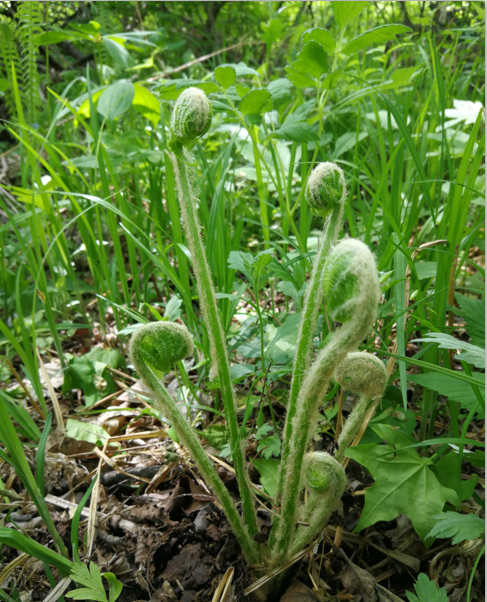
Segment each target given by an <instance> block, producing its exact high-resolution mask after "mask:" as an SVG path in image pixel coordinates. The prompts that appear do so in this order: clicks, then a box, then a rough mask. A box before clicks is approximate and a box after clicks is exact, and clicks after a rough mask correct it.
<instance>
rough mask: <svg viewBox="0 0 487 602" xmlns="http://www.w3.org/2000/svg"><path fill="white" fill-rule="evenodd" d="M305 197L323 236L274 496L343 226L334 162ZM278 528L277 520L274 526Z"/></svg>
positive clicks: (319, 170) (321, 167)
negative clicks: (327, 269)
mask: <svg viewBox="0 0 487 602" xmlns="http://www.w3.org/2000/svg"><path fill="white" fill-rule="evenodd" d="M305 197H306V200H307V201H308V203H309V205H310V208H311V211H312V212H313V213H315V214H316V215H319V216H321V217H324V218H325V224H324V227H323V235H322V237H321V240H320V243H319V249H318V253H317V255H316V258H315V260H314V263H313V270H312V273H311V278H310V280H309V282H308V285H307V287H306V295H305V297H304V303H303V311H302V315H301V322H300V325H299V332H298V341H297V349H296V356H295V359H294V367H293V375H292V381H291V389H290V391H289V400H288V405H287V413H286V423H285V425H284V441H283V446H282V454H281V466H280V471H279V477H278V484H277V497H278V498H279V497H280V496H281V494H282V487H283V482H284V474H285V472H284V471H285V466H286V464H287V460H288V456H289V451H290V441H291V436H292V431H293V420H294V416H295V415H296V407H297V400H298V395H299V392H300V390H301V388H302V384H303V380H304V376H305V373H306V370H307V369H308V368H309V364H310V359H311V350H312V346H313V338H314V335H315V331H316V323H317V320H318V311H319V308H320V304H321V300H322V297H323V292H322V285H321V280H322V275H323V268H324V265H325V260H326V258H327V256H328V252H329V250H330V247H331V245H332V243H333V242H334V241H335V239H336V237H337V236H338V232H339V231H340V229H341V227H342V219H343V209H344V206H345V201H346V198H347V187H346V184H345V177H344V175H343V171H342V170H341V169H340V167H338V165H335V163H319V164H318V165H317V166H316V167H315V169H314V170H313V171H312V173H311V175H310V177H309V178H308V183H307V185H306V191H305ZM275 526H277V520H276V524H275ZM275 534H276V528H274V529H273V531H272V533H271V538H270V545H273V543H274V537H275Z"/></svg>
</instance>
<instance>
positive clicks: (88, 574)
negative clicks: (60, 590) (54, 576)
mask: <svg viewBox="0 0 487 602" xmlns="http://www.w3.org/2000/svg"><path fill="white" fill-rule="evenodd" d="M70 576H71V578H72V579H73V581H76V583H79V584H81V585H84V586H85V587H86V589H84V588H82V589H77V590H75V591H72V592H69V593H67V594H66V597H67V598H72V599H73V600H96V601H97V602H107V596H106V594H105V588H104V587H103V582H102V580H101V573H100V569H99V568H98V567H97V566H96V564H95V563H94V562H90V569H89V570H88V567H87V566H85V565H84V564H82V563H81V562H77V563H76V564H75V565H74V567H73V569H72V571H71V575H70Z"/></svg>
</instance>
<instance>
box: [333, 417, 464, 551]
mask: <svg viewBox="0 0 487 602" xmlns="http://www.w3.org/2000/svg"><path fill="white" fill-rule="evenodd" d="M372 428H373V430H374V431H375V432H377V434H379V435H380V436H381V438H382V439H384V440H385V441H386V442H387V445H386V446H384V445H375V444H373V443H372V444H368V445H359V446H358V447H351V448H349V449H348V450H347V451H346V452H345V455H346V456H348V457H349V458H353V459H354V460H356V461H357V462H359V463H360V464H362V466H365V467H366V468H367V469H368V470H369V471H370V473H371V475H372V477H373V478H374V481H375V482H374V484H373V485H372V487H371V488H370V489H367V491H366V493H365V506H364V509H363V511H362V516H361V517H360V521H359V523H358V525H357V527H356V531H361V530H362V529H365V528H366V527H369V526H371V525H373V524H375V523H376V522H378V521H391V520H393V519H394V518H396V517H397V516H399V514H406V515H407V516H409V518H410V519H411V523H412V525H413V527H414V529H415V530H416V533H417V534H418V535H419V536H420V537H421V539H422V540H423V541H424V542H425V544H426V545H427V546H429V545H431V543H432V542H433V540H432V538H431V537H429V533H430V531H431V529H432V527H433V525H434V520H433V516H435V515H436V514H438V512H441V511H442V510H443V507H444V506H445V504H446V502H447V501H449V502H451V503H453V504H454V505H457V506H459V505H460V500H459V499H458V495H457V493H456V492H455V491H453V490H452V489H447V488H446V487H443V486H442V485H441V484H440V483H439V481H438V479H437V478H436V476H435V474H434V473H433V471H432V470H431V469H430V467H429V466H428V464H429V462H430V461H429V459H428V458H422V457H420V456H419V455H418V452H417V451H416V449H411V448H410V449H405V450H401V448H403V447H407V446H408V445H410V444H411V442H410V440H409V439H408V438H407V437H406V436H405V435H403V434H402V433H399V432H398V431H396V430H394V429H392V428H391V427H388V426H383V425H376V426H374V427H372ZM388 450H389V452H390V453H386V452H387V451H388Z"/></svg>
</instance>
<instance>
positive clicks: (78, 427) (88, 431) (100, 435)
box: [66, 418, 110, 445]
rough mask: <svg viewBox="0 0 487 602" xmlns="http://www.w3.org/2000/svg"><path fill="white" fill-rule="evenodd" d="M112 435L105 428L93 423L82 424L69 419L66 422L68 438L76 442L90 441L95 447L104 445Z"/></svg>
mask: <svg viewBox="0 0 487 602" xmlns="http://www.w3.org/2000/svg"><path fill="white" fill-rule="evenodd" d="M109 436H110V435H109V434H108V433H107V432H106V430H105V429H104V428H102V427H101V426H99V425H98V424H92V423H91V422H81V421H80V420H72V419H71V418H68V420H67V422H66V437H70V438H71V439H76V441H88V442H89V443H93V444H94V445H103V444H104V443H105V442H106V440H107V439H108V437H109Z"/></svg>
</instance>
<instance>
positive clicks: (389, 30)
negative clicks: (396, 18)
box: [342, 23, 412, 54]
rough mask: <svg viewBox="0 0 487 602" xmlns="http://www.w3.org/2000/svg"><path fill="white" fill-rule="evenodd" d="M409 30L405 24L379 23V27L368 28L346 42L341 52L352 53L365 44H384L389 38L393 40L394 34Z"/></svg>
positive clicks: (364, 46)
mask: <svg viewBox="0 0 487 602" xmlns="http://www.w3.org/2000/svg"><path fill="white" fill-rule="evenodd" d="M411 31H412V29H411V28H410V27H406V25H399V24H397V23H391V24H390V25H380V26H379V27H374V29H369V31H366V32H364V33H363V34H361V35H359V36H358V37H356V38H355V39H354V40H351V41H350V42H348V44H345V46H344V47H343V48H342V52H343V53H344V54H353V53H354V52H358V51H359V50H362V49H363V48H367V46H372V45H373V44H377V43H382V44H384V43H385V42H387V41H389V40H394V39H395V38H396V34H401V33H409V32H411Z"/></svg>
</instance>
